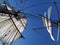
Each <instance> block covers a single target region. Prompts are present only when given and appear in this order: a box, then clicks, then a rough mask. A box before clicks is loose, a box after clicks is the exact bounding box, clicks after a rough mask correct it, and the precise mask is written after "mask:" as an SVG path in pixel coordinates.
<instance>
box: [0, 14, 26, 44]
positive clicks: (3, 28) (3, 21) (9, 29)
mask: <svg viewBox="0 0 60 45" xmlns="http://www.w3.org/2000/svg"><path fill="white" fill-rule="evenodd" d="M20 15H21V14H20ZM12 20H13V21H14V23H15V25H16V27H17V28H18V30H19V32H20V33H19V32H18V30H17V29H16V27H15V25H14V24H13V22H12ZM12 20H11V19H10V17H9V14H3V13H0V39H1V40H2V42H3V44H7V43H11V42H13V41H16V40H17V39H19V38H21V33H22V32H23V31H24V29H25V26H26V18H21V19H19V20H17V19H16V18H15V17H13V16H12ZM23 25H24V26H23Z"/></svg>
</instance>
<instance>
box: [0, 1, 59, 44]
mask: <svg viewBox="0 0 60 45" xmlns="http://www.w3.org/2000/svg"><path fill="white" fill-rule="evenodd" d="M1 1H2V0H1ZM53 1H56V2H60V1H59V0H53ZM53 1H52V0H23V3H21V1H20V0H8V3H9V5H10V6H12V7H14V8H15V9H16V10H21V12H24V13H28V14H33V15H35V16H38V17H39V16H40V15H38V14H41V15H43V13H44V12H47V10H48V8H49V6H52V7H53V9H52V14H51V19H52V20H53V21H54V20H56V19H57V16H56V15H57V13H56V9H55V6H54V4H53V3H51V2H53ZM46 2H47V3H46ZM57 5H58V9H59V8H60V4H57ZM59 10H60V9H59ZM24 15H26V16H27V14H24ZM43 26H44V25H43V21H42V19H41V18H40V17H39V18H37V17H31V15H29V16H27V26H26V29H25V31H24V32H23V33H22V35H23V36H24V37H25V39H23V38H21V39H18V40H17V41H15V42H14V43H13V44H12V45H53V44H54V43H55V42H53V41H52V40H51V38H50V35H49V33H48V32H47V30H46V29H39V30H32V29H33V28H39V27H43ZM53 31H54V37H55V39H56V35H57V28H56V27H53ZM59 42H60V38H59V41H58V43H57V45H60V43H59Z"/></svg>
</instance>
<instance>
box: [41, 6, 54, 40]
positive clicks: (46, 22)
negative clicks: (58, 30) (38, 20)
mask: <svg viewBox="0 0 60 45" xmlns="http://www.w3.org/2000/svg"><path fill="white" fill-rule="evenodd" d="M51 10H52V7H51V6H50V7H49V8H48V19H47V18H46V12H45V13H44V16H45V17H42V19H43V22H44V26H45V27H46V28H47V31H48V33H49V34H50V37H51V39H52V40H53V41H55V39H54V37H53V34H52V33H53V32H52V23H51V21H50V16H51Z"/></svg>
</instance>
